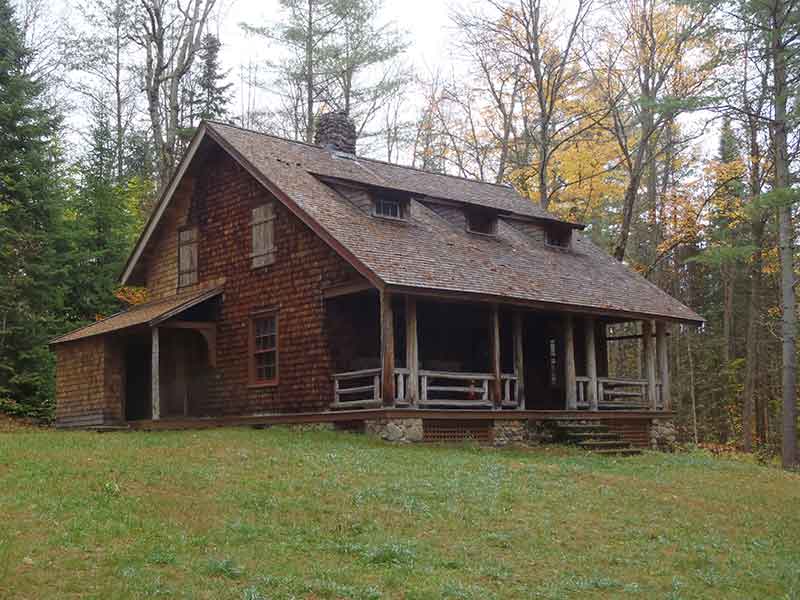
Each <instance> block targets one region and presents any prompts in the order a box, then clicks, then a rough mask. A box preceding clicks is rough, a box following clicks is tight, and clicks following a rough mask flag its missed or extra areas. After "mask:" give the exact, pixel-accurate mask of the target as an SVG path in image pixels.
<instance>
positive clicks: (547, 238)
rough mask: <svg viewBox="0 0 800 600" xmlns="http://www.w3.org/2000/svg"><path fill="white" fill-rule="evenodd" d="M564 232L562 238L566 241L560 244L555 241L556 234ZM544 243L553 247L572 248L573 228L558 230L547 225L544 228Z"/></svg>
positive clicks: (560, 248) (559, 248)
mask: <svg viewBox="0 0 800 600" xmlns="http://www.w3.org/2000/svg"><path fill="white" fill-rule="evenodd" d="M558 234H563V237H562V238H561V239H564V240H565V241H566V243H565V244H558V243H554V242H553V239H554V236H555V235H558ZM544 243H545V245H547V246H550V247H551V248H556V249H558V250H570V249H571V248H572V229H566V230H565V231H563V232H557V231H556V230H554V229H553V228H551V227H547V228H545V230H544Z"/></svg>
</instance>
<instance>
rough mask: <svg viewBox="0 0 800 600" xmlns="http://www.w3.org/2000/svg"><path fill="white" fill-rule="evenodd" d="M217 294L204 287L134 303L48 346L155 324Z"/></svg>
mask: <svg viewBox="0 0 800 600" xmlns="http://www.w3.org/2000/svg"><path fill="white" fill-rule="evenodd" d="M220 293H222V288H220V287H213V288H204V289H201V290H199V291H198V290H195V291H193V292H187V293H183V294H178V295H177V296H170V297H169V298H163V299H161V300H154V301H152V302H146V303H144V304H138V305H136V306H133V307H131V308H130V309H128V310H126V311H122V312H119V313H117V314H114V315H111V316H110V317H106V318H105V319H102V320H100V321H97V322H95V323H91V324H89V325H86V326H85V327H81V328H80V329H76V330H74V331H70V332H69V333H67V334H64V335H62V336H59V337H57V338H55V339H53V340H50V343H51V344H61V343H64V342H74V341H76V340H80V339H83V338H88V337H92V336H95V335H102V334H105V333H111V332H113V331H120V330H122V329H128V328H129V327H135V326H137V325H156V324H158V323H159V322H160V321H162V320H164V319H166V318H169V317H171V316H174V315H176V314H179V313H181V312H183V311H184V310H187V309H189V308H191V307H193V306H197V305H198V304H200V303H201V302H204V301H206V300H208V299H210V298H213V297H214V296H217V295H218V294H220Z"/></svg>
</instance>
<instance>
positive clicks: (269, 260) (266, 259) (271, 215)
mask: <svg viewBox="0 0 800 600" xmlns="http://www.w3.org/2000/svg"><path fill="white" fill-rule="evenodd" d="M262 209H264V210H265V211H266V214H265V215H264V216H263V217H256V211H258V210H262ZM276 218H277V215H276V213H275V203H274V202H263V203H260V204H258V205H256V206H253V207H251V209H250V268H251V269H252V270H256V269H263V268H265V267H268V266H270V265H273V264H275V254H276V245H275V220H276ZM262 225H263V226H265V227H267V230H269V229H270V228H271V229H272V231H271V233H270V235H269V236H268V237H269V239H270V241H271V246H269V247H267V248H265V249H264V251H263V252H258V251H256V248H255V243H256V228H257V227H259V226H262ZM265 235H266V233H265ZM261 259H263V262H261Z"/></svg>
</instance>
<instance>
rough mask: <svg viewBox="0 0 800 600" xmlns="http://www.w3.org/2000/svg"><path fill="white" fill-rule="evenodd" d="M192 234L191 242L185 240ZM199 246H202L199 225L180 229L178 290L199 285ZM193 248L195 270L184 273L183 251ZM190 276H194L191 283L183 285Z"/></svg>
mask: <svg viewBox="0 0 800 600" xmlns="http://www.w3.org/2000/svg"><path fill="white" fill-rule="evenodd" d="M188 232H191V233H192V237H191V239H189V240H184V239H183V238H184V234H185V233H188ZM199 245H200V231H199V229H198V227H197V225H185V226H183V227H180V228H178V250H177V253H178V269H177V270H178V281H177V285H176V287H177V289H179V290H180V289H183V288H187V287H190V286H192V285H195V284H197V282H198V281H199V278H200V273H199V271H200V252H199ZM186 247H188V248H191V249H192V250H193V252H194V269H192V270H187V271H184V270H182V267H181V251H182V250H183V249H184V248H186ZM188 274H194V276H193V277H191V278H190V279H191V281H188V282H187V283H183V276H184V275H188Z"/></svg>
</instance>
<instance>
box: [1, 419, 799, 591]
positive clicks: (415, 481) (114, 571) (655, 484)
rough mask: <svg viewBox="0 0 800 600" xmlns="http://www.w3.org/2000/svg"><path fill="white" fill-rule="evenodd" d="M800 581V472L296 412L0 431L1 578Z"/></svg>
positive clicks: (580, 583)
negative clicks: (517, 446) (428, 439)
mask: <svg viewBox="0 0 800 600" xmlns="http://www.w3.org/2000/svg"><path fill="white" fill-rule="evenodd" d="M149 596H164V597H175V598H214V599H216V598H237V599H249V600H256V599H269V600H278V599H286V600H288V599H292V598H295V599H301V598H302V599H315V600H316V599H323V598H325V599H327V598H330V599H340V598H353V599H373V598H374V599H377V598H405V599H408V600H422V599H437V600H438V599H476V600H477V599H480V600H491V599H494V598H497V599H506V598H525V599H528V598H554V599H556V598H557V599H561V598H571V597H580V598H627V597H630V598H642V599H644V598H647V599H649V598H737V599H740V598H800V477H798V476H797V475H791V474H786V473H783V472H781V471H779V470H777V469H773V468H768V467H763V466H758V465H756V464H753V463H749V462H745V461H742V460H731V459H720V458H713V457H711V456H708V455H706V454H702V453H685V454H673V455H669V454H657V453H646V454H645V455H643V456H641V457H636V458H632V459H618V460H615V459H612V458H605V457H598V456H591V455H588V454H584V453H579V452H578V451H572V450H566V449H563V448H548V449H541V450H531V451H526V450H504V451H495V450H489V449H479V448H474V447H470V446H458V447H430V446H419V445H418V446H389V445H386V444H384V443H381V442H379V441H375V440H370V439H368V438H365V437H363V436H357V435H351V434H345V433H334V432H299V431H294V430H290V429H281V428H275V429H268V430H250V429H228V430H214V431H201V432H165V433H113V434H112V433H106V434H92V433H64V432H53V431H49V432H23V433H10V434H0V597H2V598H6V597H8V598H128V597H131V598H139V597H149Z"/></svg>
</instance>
